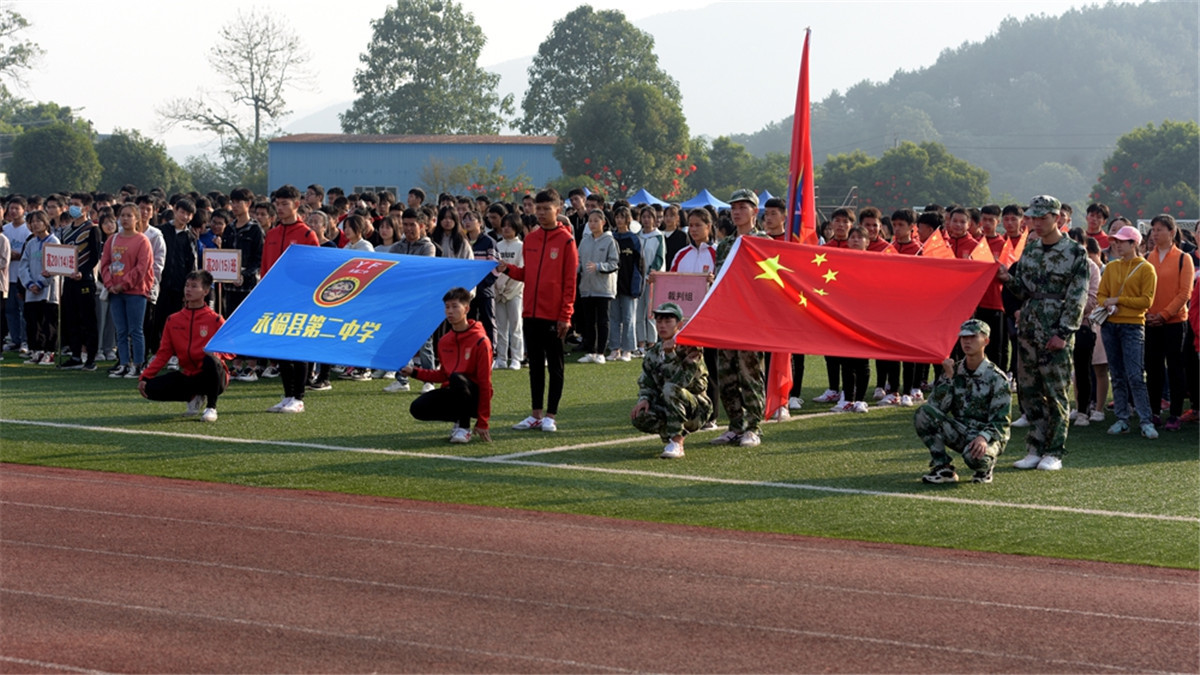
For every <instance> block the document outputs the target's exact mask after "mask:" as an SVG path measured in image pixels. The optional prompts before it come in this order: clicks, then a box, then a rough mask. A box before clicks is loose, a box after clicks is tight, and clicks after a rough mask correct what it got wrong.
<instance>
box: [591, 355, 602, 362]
mask: <svg viewBox="0 0 1200 675" xmlns="http://www.w3.org/2000/svg"><path fill="white" fill-rule="evenodd" d="M592 363H599V364H603V363H604V355H603V354H596V356H595V357H594V358H593V359H592Z"/></svg>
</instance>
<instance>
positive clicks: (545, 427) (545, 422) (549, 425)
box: [542, 417, 558, 431]
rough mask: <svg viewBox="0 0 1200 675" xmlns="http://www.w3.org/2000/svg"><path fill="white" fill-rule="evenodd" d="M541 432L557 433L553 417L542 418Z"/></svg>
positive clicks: (556, 425)
mask: <svg viewBox="0 0 1200 675" xmlns="http://www.w3.org/2000/svg"><path fill="white" fill-rule="evenodd" d="M542 431H558V424H557V423H556V422H555V421H554V418H553V417H543V418H542Z"/></svg>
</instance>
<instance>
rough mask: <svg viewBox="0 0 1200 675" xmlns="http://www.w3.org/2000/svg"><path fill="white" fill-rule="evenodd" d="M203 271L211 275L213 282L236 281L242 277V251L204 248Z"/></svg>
mask: <svg viewBox="0 0 1200 675" xmlns="http://www.w3.org/2000/svg"><path fill="white" fill-rule="evenodd" d="M204 269H205V270H206V271H207V272H208V273H209V274H211V275H212V277H213V281H230V282H232V281H237V280H238V278H239V277H241V276H242V250H241V249H237V248H206V249H204Z"/></svg>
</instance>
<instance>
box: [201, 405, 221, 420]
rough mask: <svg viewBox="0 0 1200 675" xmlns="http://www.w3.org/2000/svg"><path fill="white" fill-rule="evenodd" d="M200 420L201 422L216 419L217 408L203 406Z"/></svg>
mask: <svg viewBox="0 0 1200 675" xmlns="http://www.w3.org/2000/svg"><path fill="white" fill-rule="evenodd" d="M200 421H201V422H216V421H217V409H216V408H205V409H204V412H203V413H201V414H200Z"/></svg>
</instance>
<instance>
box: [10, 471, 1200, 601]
mask: <svg viewBox="0 0 1200 675" xmlns="http://www.w3.org/2000/svg"><path fill="white" fill-rule="evenodd" d="M21 468H24V467H23V465H12V467H10V468H9V469H7V470H8V471H9V472H10V473H11V472H12V471H19V470H20V469H21ZM30 468H33V469H38V468H40V467H30ZM98 475H105V474H98ZM27 477H28V475H27ZM34 478H36V479H37V480H45V481H66V482H74V483H86V484H92V485H105V486H112V487H119V488H121V489H129V488H130V484H129V483H127V482H124V481H119V480H109V479H97V478H95V477H92V476H88V477H86V478H85V477H82V476H57V475H55V476H51V475H46V474H41V473H39V474H36V475H35V476H34ZM168 480H169V479H168ZM137 487H138V488H139V489H143V490H153V491H157V492H172V493H182V494H190V495H196V494H199V495H212V494H214V493H213V492H212V491H211V490H210V489H209V488H208V487H207V486H205V487H204V488H192V487H184V486H180V485H154V486H148V485H138V486H137ZM326 494H334V495H336V494H338V493H326ZM232 496H233V495H228V494H227V495H226V497H232ZM351 496H352V495H351ZM236 497H237V498H239V499H246V498H252V499H266V500H270V501H281V502H296V503H303V504H312V503H313V502H312V500H311V499H309V498H306V497H293V496H290V495H288V494H286V493H285V494H281V493H279V492H277V491H275V490H274V489H272V488H262V489H261V490H259V491H257V492H254V493H238V494H237V495H236ZM5 504H8V505H12V506H24V507H29V508H43V509H48V510H63V511H74V512H79V513H92V514H100V515H110V516H117V517H126V518H154V519H159V520H163V521H167V522H181V523H191V524H199V525H215V526H225V527H234V526H233V525H230V524H228V523H222V522H219V521H202V520H192V519H186V518H171V517H168V516H146V515H143V514H137V513H121V512H117V511H100V510H96V509H85V508H76V507H70V506H58V505H52V504H33V503H27V502H15V501H5V500H0V506H3V505H5ZM327 505H328V506H331V507H336V508H347V509H355V510H366V511H383V512H385V513H391V514H395V513H400V514H413V515H418V516H429V515H430V511H429V510H427V509H419V508H413V507H408V506H402V505H399V504H390V505H387V506H381V505H379V504H354V503H348V502H344V501H330V502H328V503H327ZM480 508H485V509H486V508H488V507H480ZM436 515H437V517H439V518H459V519H469V520H484V521H489V522H494V521H498V522H502V523H521V524H523V525H526V526H531V525H533V526H544V525H545V523H544V522H542V521H538V522H533V521H530V520H529V519H528V518H526V517H522V516H519V515H507V514H504V515H497V514H495V513H484V512H463V511H454V512H446V511H439V512H438V513H437V514H436ZM237 527H240V528H245V529H252V530H260V531H263V532H277V533H282V534H288V533H295V534H310V535H314V536H329V537H335V538H337V537H344V538H345V539H347V540H349V541H365V542H368V543H383V544H395V543H396V542H393V541H391V540H387V539H376V538H371V537H353V536H349V535H336V534H330V533H318V532H305V531H303V530H291V529H281V528H269V527H259V526H252V525H239V526H237ZM553 527H555V528H565V529H573V530H583V531H594V532H603V533H611V532H613V530H614V528H612V527H605V526H601V525H589V524H584V523H578V522H555V523H553ZM626 534H628V535H631V536H642V537H653V538H657V539H667V540H675V541H687V542H697V541H699V542H709V541H711V542H714V543H722V544H736V545H739V546H753V547H759V548H769V549H783V550H788V551H794V550H799V551H803V552H806V553H818V554H831V553H842V554H845V553H846V551H845V549H831V548H829V547H828V546H826V545H824V544H826V543H828V542H831V541H836V540H831V539H820V541H821V542H822V543H823V545H821V546H814V545H811V544H808V543H805V542H804V541H796V542H787V543H783V542H778V541H753V540H744V539H730V538H727V537H712V536H696V535H691V534H684V533H680V532H661V531H646V530H633V531H626ZM808 539H812V538H811V537H810V538H808ZM420 546H425V547H429V548H438V547H435V546H432V545H428V544H422V545H420ZM443 548H444V547H443ZM451 550H455V551H463V552H467V553H471V552H475V551H474V550H473V549H460V548H451ZM506 555H511V556H519V555H521V554H515V553H507V554H506ZM853 555H854V556H855V557H859V558H872V559H879V560H901V561H906V562H920V563H930V564H936V565H954V566H959V567H978V568H983V569H996V570H1014V569H1027V568H1026V567H1024V566H1022V565H1011V564H1002V563H998V562H979V561H973V560H956V559H949V558H930V557H927V556H920V555H914V554H913V553H911V552H903V553H900V552H897V553H887V552H881V551H863V550H855V551H854V553H853ZM996 555H997V556H1003V555H1005V554H1001V553H998V554H996ZM535 558H536V557H535ZM597 564H600V563H597ZM1038 573H1039V574H1052V575H1058V576H1066V577H1074V578H1083V579H1106V580H1113V581H1129V582H1134V583H1139V584H1148V583H1149V584H1168V585H1180V586H1187V587H1188V588H1196V586H1197V585H1196V582H1194V581H1181V580H1175V579H1151V578H1146V577H1140V576H1137V577H1131V576H1124V575H1118V574H1103V573H1097V572H1080V571H1078V570H1070V569H1044V568H1039V570H1038Z"/></svg>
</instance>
